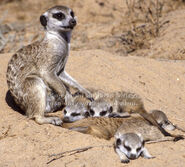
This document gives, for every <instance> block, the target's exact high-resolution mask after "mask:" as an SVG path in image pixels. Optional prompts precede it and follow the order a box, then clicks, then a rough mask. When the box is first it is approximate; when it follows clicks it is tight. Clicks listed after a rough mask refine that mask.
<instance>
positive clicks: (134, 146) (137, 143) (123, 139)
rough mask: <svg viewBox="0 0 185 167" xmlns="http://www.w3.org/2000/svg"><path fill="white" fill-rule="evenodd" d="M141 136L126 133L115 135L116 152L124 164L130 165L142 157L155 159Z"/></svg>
mask: <svg viewBox="0 0 185 167" xmlns="http://www.w3.org/2000/svg"><path fill="white" fill-rule="evenodd" d="M144 144H145V142H144V140H143V138H142V136H141V134H136V133H125V134H117V135H115V145H114V146H115V151H116V153H117V154H118V155H119V157H120V160H121V162H122V163H129V162H130V160H134V159H137V158H139V156H142V157H144V158H147V159H151V158H154V157H153V156H151V155H150V153H149V152H148V150H147V149H146V148H145V146H144Z"/></svg>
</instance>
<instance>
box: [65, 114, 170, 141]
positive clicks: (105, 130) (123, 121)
mask: <svg viewBox="0 0 185 167" xmlns="http://www.w3.org/2000/svg"><path fill="white" fill-rule="evenodd" d="M63 127H64V128H67V129H71V130H75V131H79V132H82V133H85V134H90V135H93V136H96V137H99V138H103V139H106V140H109V139H110V138H112V137H113V136H114V135H115V133H116V132H117V133H122V134H123V133H130V132H132V133H140V134H141V135H142V136H143V138H144V140H145V141H152V140H159V139H162V140H163V139H167V138H170V139H171V140H173V139H174V137H165V136H164V135H163V134H162V133H161V132H160V130H159V129H158V128H157V127H155V126H152V125H151V124H150V123H149V122H148V121H146V120H145V119H144V118H141V117H139V116H136V117H130V118H106V117H89V118H86V119H82V120H79V121H76V122H73V123H64V124H63Z"/></svg>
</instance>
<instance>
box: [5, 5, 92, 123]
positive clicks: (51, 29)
mask: <svg viewBox="0 0 185 167" xmlns="http://www.w3.org/2000/svg"><path fill="white" fill-rule="evenodd" d="M40 22H41V24H42V26H43V27H44V29H45V37H44V39H43V40H41V41H37V42H35V43H32V44H31V45H28V46H26V47H23V48H22V49H20V50H19V51H18V52H17V53H16V54H14V55H13V56H12V58H11V59H10V61H9V63H8V68H7V74H6V77H7V84H8V88H9V90H10V92H11V94H12V96H13V98H14V100H15V102H16V103H17V104H18V105H19V106H20V107H21V108H22V109H23V110H24V111H25V112H26V115H27V116H28V117H29V118H34V119H35V121H36V122H37V123H39V124H46V123H49V124H54V125H61V124H62V120H61V119H60V118H58V117H46V116H45V113H46V112H53V111H54V110H57V109H58V108H60V107H61V105H62V103H64V97H65V95H66V87H70V86H71V87H73V88H75V89H78V90H79V91H80V92H81V93H82V94H85V96H90V92H89V91H87V90H86V89H84V88H83V87H82V86H81V85H80V84H78V83H77V82H76V81H75V80H74V79H73V78H72V77H71V76H70V75H68V74H67V73H66V71H65V65H66V62H67V59H68V55H69V49H70V39H71V33H72V30H73V28H74V27H75V26H76V18H75V16H74V12H73V11H72V9H70V8H68V7H65V6H55V7H53V8H50V9H48V10H47V11H46V12H45V13H44V14H43V15H41V16H40Z"/></svg>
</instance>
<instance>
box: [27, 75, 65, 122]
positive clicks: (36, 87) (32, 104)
mask: <svg viewBox="0 0 185 167" xmlns="http://www.w3.org/2000/svg"><path fill="white" fill-rule="evenodd" d="M24 86H25V88H24V92H25V94H26V96H25V98H24V99H25V100H26V101H25V103H26V106H27V110H26V114H27V115H28V117H32V118H34V119H35V121H36V122H37V123H38V124H53V125H61V124H62V120H61V119H60V118H58V117H45V115H44V113H45V111H46V96H47V91H46V89H47V87H46V85H45V84H44V82H43V81H42V79H41V78H39V77H37V76H30V77H27V78H26V80H25V82H24Z"/></svg>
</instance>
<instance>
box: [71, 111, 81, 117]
mask: <svg viewBox="0 0 185 167" xmlns="http://www.w3.org/2000/svg"><path fill="white" fill-rule="evenodd" d="M79 115H80V113H75V112H74V113H72V114H71V116H72V117H76V116H79Z"/></svg>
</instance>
